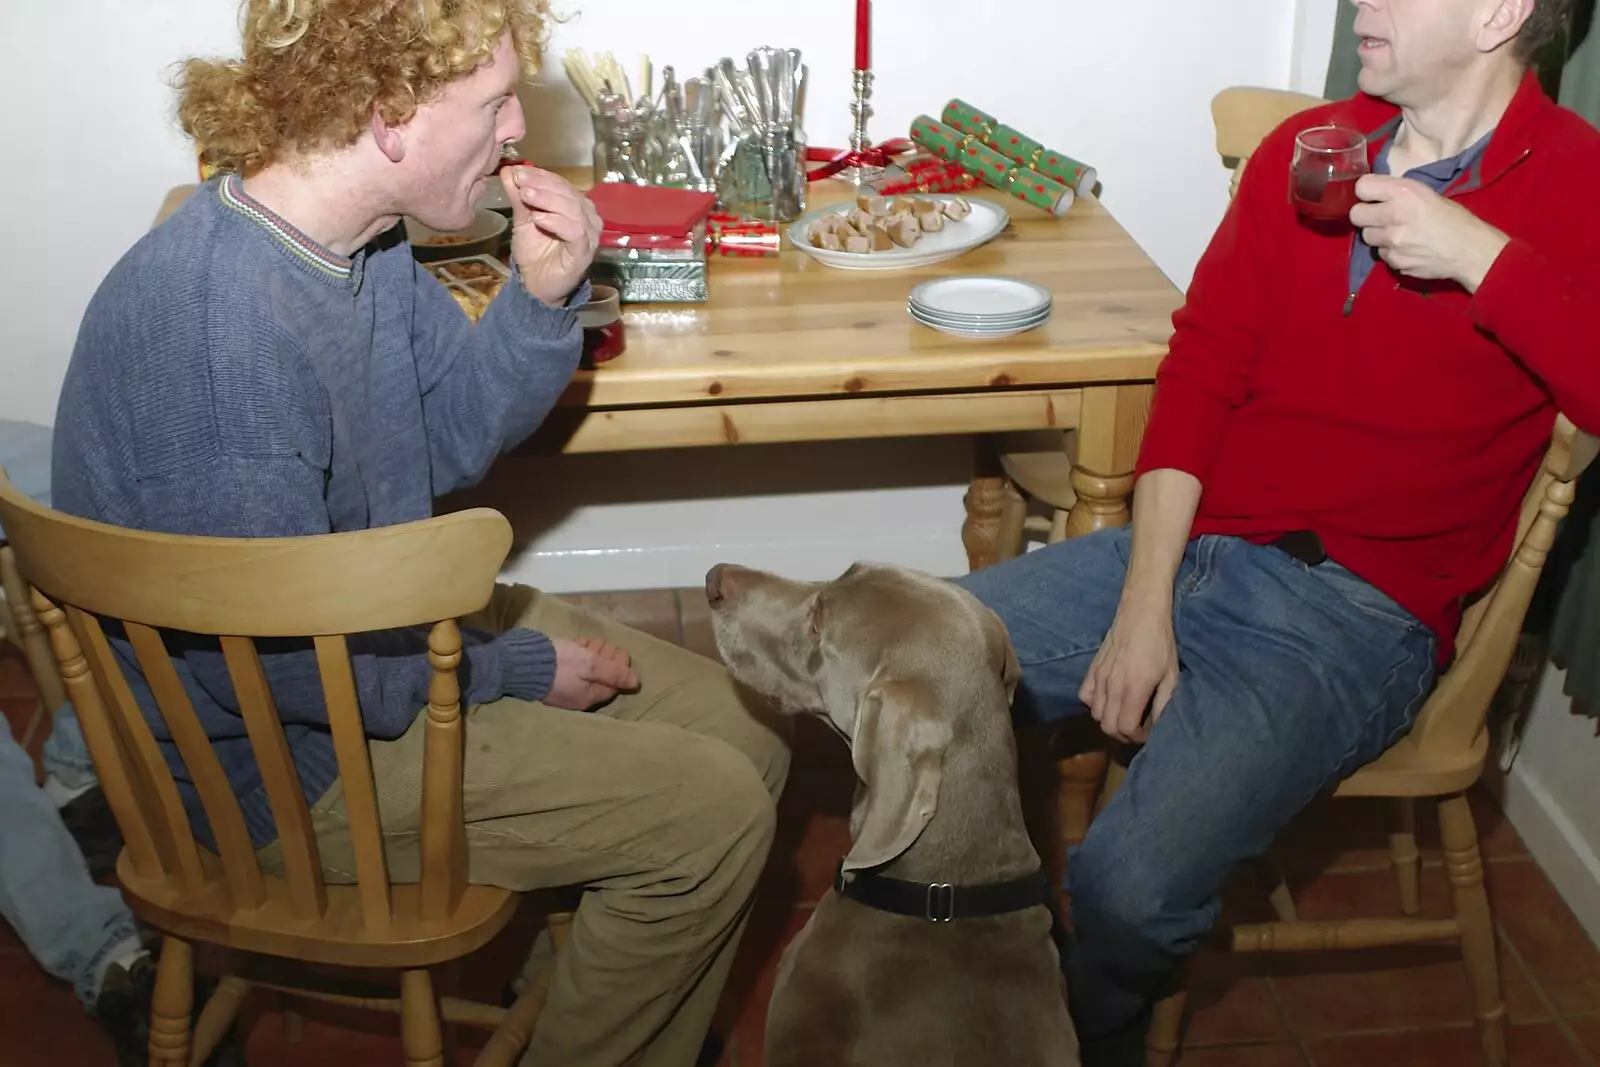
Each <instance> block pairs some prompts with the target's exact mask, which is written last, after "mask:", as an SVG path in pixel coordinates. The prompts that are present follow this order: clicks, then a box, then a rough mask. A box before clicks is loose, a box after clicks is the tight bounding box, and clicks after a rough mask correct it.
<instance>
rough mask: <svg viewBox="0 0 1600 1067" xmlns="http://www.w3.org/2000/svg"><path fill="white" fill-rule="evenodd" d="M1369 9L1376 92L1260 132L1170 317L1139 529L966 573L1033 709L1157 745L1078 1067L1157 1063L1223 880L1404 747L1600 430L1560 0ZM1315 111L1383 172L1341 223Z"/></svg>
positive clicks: (1128, 810) (1586, 240) (1078, 969)
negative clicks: (1312, 176) (1314, 185)
mask: <svg viewBox="0 0 1600 1067" xmlns="http://www.w3.org/2000/svg"><path fill="white" fill-rule="evenodd" d="M1355 2H1356V4H1357V7H1358V9H1359V10H1358V12H1357V17H1356V32H1357V34H1359V35H1360V36H1361V53H1360V54H1361V64H1362V70H1361V76H1360V87H1361V89H1362V92H1361V93H1360V94H1358V95H1357V96H1356V97H1355V98H1354V99H1351V100H1345V101H1341V102H1338V103H1334V104H1329V105H1327V106H1323V107H1319V108H1317V109H1315V110H1313V111H1310V112H1307V113H1305V114H1302V115H1299V116H1296V117H1295V118H1293V119H1291V120H1290V121H1289V122H1287V123H1285V124H1284V125H1283V126H1281V127H1280V128H1279V129H1277V130H1275V131H1274V132H1273V133H1272V134H1270V135H1269V136H1268V137H1267V138H1266V139H1265V140H1264V141H1263V142H1262V144H1261V146H1260V148H1259V149H1258V151H1257V152H1256V154H1255V155H1254V156H1253V157H1252V158H1251V160H1250V162H1249V164H1248V166H1247V167H1246V169H1245V172H1244V175H1243V178H1242V181H1241V184H1240V188H1239V191H1238V195H1237V197H1236V198H1235V200H1234V202H1233V204H1232V205H1231V206H1230V208H1229V210H1228V212H1227V216H1226V217H1225V218H1224V220H1223V222H1222V225H1221V227H1220V228H1219V229H1218V231H1217V233H1216V235H1215V237H1214V238H1213V239H1212V241H1211V244H1210V246H1209V247H1208V248H1207V250H1206V252H1205V255H1204V256H1203V257H1202V258H1201V260H1200V263H1199V264H1198V266H1197V268H1196V271H1195V276H1194V280H1193V283H1192V284H1191V286H1190V288H1189V292H1188V299H1187V303H1186V305H1185V306H1184V307H1183V308H1182V309H1181V310H1180V311H1179V312H1178V313H1177V314H1176V315H1175V316H1174V326H1175V332H1174V334H1173V337H1172V342H1171V351H1170V354H1169V355H1168V356H1167V358H1166V360H1165V361H1164V362H1163V364H1162V367H1161V372H1160V375H1159V378H1158V382H1157V386H1156V398H1155V404H1154V408H1153V410H1152V413H1151V418H1150V425H1149V429H1148V431H1147V433H1146V437H1145V443H1144V448H1143V451H1142V453H1141V456H1140V459H1139V463H1138V468H1137V474H1138V481H1137V483H1136V490H1135V494H1134V506H1133V523H1132V526H1131V528H1129V529H1119V530H1108V531H1104V532H1102V533H1099V534H1094V535H1091V536H1088V537H1082V538H1078V539H1075V540H1073V541H1068V542H1064V543H1062V544H1058V545H1053V546H1050V547H1048V548H1046V549H1044V550H1042V551H1038V552H1033V553H1029V554H1027V555H1026V556H1023V557H1021V558H1019V559H1016V560H1013V561H1010V562H1008V563H1005V564H1002V565H1000V566H997V567H993V568H990V569H988V570H986V571H981V572H978V573H976V574H973V575H971V576H969V577H966V578H963V579H962V580H961V583H962V584H963V585H965V586H966V587H967V588H969V589H971V590H972V591H973V592H974V593H976V594H977V595H978V596H979V597H980V598H981V599H982V600H983V601H984V602H986V603H987V604H989V605H990V606H991V607H993V608H994V609H995V610H996V611H997V612H998V613H999V614H1000V616H1001V617H1002V618H1003V619H1004V621H1005V622H1006V625H1007V627H1008V628H1009V629H1010V631H1011V635H1012V640H1013V643H1014V644H1015V646H1016V649H1017V653H1018V657H1019V659H1020V661H1021V663H1022V667H1023V678H1022V686H1021V687H1020V688H1019V690H1018V697H1017V707H1018V712H1019V715H1020V716H1021V717H1023V718H1024V719H1027V718H1030V717H1031V718H1033V719H1045V720H1048V719H1052V718H1059V717H1061V716H1065V715H1069V714H1074V713H1076V712H1078V711H1081V710H1083V709H1085V708H1086V709H1087V710H1088V711H1089V712H1090V714H1092V715H1093V716H1094V718H1095V720H1096V721H1097V722H1098V723H1099V724H1100V726H1101V727H1102V728H1103V729H1104V730H1105V732H1106V733H1107V734H1109V735H1111V736H1112V737H1114V738H1117V739H1119V740H1123V741H1133V742H1142V743H1143V747H1142V748H1141V749H1140V751H1139V753H1138V755H1137V756H1136V758H1135V759H1134V760H1133V762H1132V765H1131V767H1130V772H1129V775H1128V778H1127V781H1126V783H1125V785H1124V787H1123V789H1122V790H1121V791H1120V792H1119V793H1118V795H1117V796H1116V798H1115V799H1114V800H1113V801H1112V802H1111V804H1110V805H1109V806H1108V807H1107V808H1106V810H1105V811H1104V812H1103V813H1102V814H1101V815H1100V816H1099V817H1098V818H1096V820H1095V822H1094V825H1093V827H1092V828H1091V830H1090V831H1089V834H1088V837H1087V838H1086V839H1085V841H1084V842H1083V844H1082V845H1081V846H1080V847H1079V848H1078V849H1076V850H1074V852H1073V854H1072V855H1071V857H1070V860H1069V873H1068V885H1067V890H1068V893H1069V895H1070V898H1071V901H1072V918H1073V926H1074V934H1073V936H1072V938H1071V939H1070V940H1069V941H1068V943H1067V945H1066V951H1065V959H1064V966H1065V968H1066V971H1067V976H1068V981H1069V987H1070V997H1071V1004H1072V1011H1073V1017H1074V1020H1075V1022H1076V1025H1077V1029H1078V1032H1079V1037H1080V1039H1081V1040H1082V1044H1083V1049H1084V1063H1085V1064H1088V1065H1090V1067H1099V1065H1102V1064H1141V1063H1142V1062H1143V1052H1142V1045H1143V1036H1144V1031H1145V1029H1146V1028H1147V1021H1148V1016H1149V1007H1150V1005H1151V1003H1152V1001H1153V998H1155V997H1156V996H1158V995H1159V994H1160V992H1161V991H1162V983H1163V981H1164V979H1165V978H1166V977H1167V976H1168V975H1169V974H1170V972H1171V970H1172V967H1173V964H1174V963H1175V962H1176V961H1177V959H1178V958H1179V957H1181V956H1183V955H1184V954H1186V953H1188V952H1191V951H1192V950H1193V949H1194V948H1195V947H1196V946H1197V945H1198V944H1199V942H1200V941H1201V940H1202V939H1203V938H1204V936H1205V935H1206V933H1207V932H1208V931H1209V929H1210V928H1211V926H1212V924H1213V922H1214V921H1215V919H1216V915H1217V907H1218V893H1219V890H1220V889H1221V887H1222V884H1223V882H1224V880H1225V879H1226V877H1227V875H1228V874H1229V872H1230V870H1231V869H1232V868H1233V867H1234V866H1235V865H1236V864H1238V863H1239V862H1240V861H1242V860H1246V859H1249V858H1251V857H1254V856H1258V855H1260V854H1261V853H1262V852H1263V851H1265V849H1266V848H1267V846H1268V845H1269V844H1270V843H1271V842H1272V840H1273V838H1274V837H1275V836H1276V835H1277V833H1278V831H1279V830H1281V829H1282V828H1283V826H1284V825H1285V824H1286V823H1287V822H1288V821H1289V820H1290V819H1291V818H1292V817H1293V816H1294V815H1295V814H1296V813H1297V812H1299V811H1300V810H1301V809H1302V808H1303V807H1305V805H1306V804H1308V803H1309V802H1310V801H1311V800H1312V799H1313V798H1314V797H1315V796H1316V795H1317V794H1318V793H1320V792H1322V791H1323V790H1325V789H1327V788H1329V787H1330V786H1332V785H1334V784H1335V783H1337V782H1338V781H1339V780H1340V779H1341V778H1343V777H1345V776H1347V775H1348V774H1350V773H1351V772H1352V771H1354V770H1355V769H1356V768H1358V767H1359V766H1361V765H1362V764H1364V763H1367V762H1369V761H1371V760H1372V759H1374V758H1375V757H1377V756H1378V755H1379V754H1380V753H1382V752H1383V751H1384V749H1385V748H1387V747H1388V746H1389V745H1390V744H1392V743H1393V742H1394V741H1395V740H1397V739H1398V738H1399V737H1400V736H1402V735H1403V734H1404V733H1405V732H1406V731H1407V730H1408V729H1409V728H1410V726H1411V723H1412V721H1413V719H1414V717H1415V715H1416V713H1417V711H1418V710H1419V709H1420V707H1421V705H1422V703H1423V701H1424V700H1425V699H1426V697H1427V695H1428V693H1429V691H1430V689H1431V688H1432V685H1433V682H1434V678H1435V674H1436V671H1437V670H1438V669H1439V668H1441V667H1442V666H1444V665H1445V664H1446V663H1448V661H1449V658H1450V656H1451V654H1452V639H1453V634H1454V631H1455V627H1456V624H1457V621H1458V619H1459V616H1460V605H1461V601H1462V598H1463V597H1465V596H1467V595H1468V594H1470V593H1472V592H1473V591H1475V590H1477V589H1479V588H1481V587H1483V586H1484V585H1485V584H1486V583H1487V582H1489V581H1490V580H1492V579H1493V577H1494V576H1495V574H1496V573H1497V572H1498V571H1499V569H1500V568H1501V567H1502V565H1503V564H1504V563H1505V561H1506V559H1507V556H1508V553H1509V551H1510V548H1511V543H1512V537H1513V534H1514V531H1515V528H1516V523H1517V515H1518V509H1519V505H1520V502H1521V498H1522V496H1523V493H1524V491H1525V490H1526V488H1527V486H1528V484H1529V482H1530V480H1531V479H1532V478H1533V476H1534V474H1535V473H1536V471H1537V469H1538V465H1539V462H1540V459H1541V457H1542V455H1543V453H1544V450H1545V448H1546V446H1547V445H1548V443H1549V438H1550V432H1551V429H1552V427H1553V424H1554V419H1555V415H1556V412H1557V411H1558V410H1560V411H1563V412H1565V413H1566V414H1567V416H1568V417H1570V418H1571V419H1572V420H1573V421H1574V422H1576V423H1577V424H1578V425H1579V426H1580V427H1583V428H1585V429H1590V430H1595V429H1600V199H1597V197H1596V193H1595V190H1596V189H1600V179H1597V175H1600V133H1597V132H1596V131H1595V130H1594V129H1593V128H1592V127H1590V126H1589V125H1588V124H1587V123H1585V122H1584V121H1583V120H1582V119H1581V118H1579V117H1577V116H1576V115H1574V114H1572V113H1571V112H1569V111H1566V110H1564V109H1561V108H1559V107H1557V106H1556V105H1555V104H1554V103H1552V102H1551V101H1550V100H1549V99H1548V98H1547V97H1546V96H1545V95H1544V94H1543V92H1542V91H1541V88H1540V86H1539V83H1538V81H1537V79H1536V77H1535V76H1534V74H1533V72H1532V71H1531V69H1530V62H1531V59H1532V57H1534V56H1535V55H1537V54H1538V53H1539V51H1540V50H1541V49H1542V48H1544V47H1545V46H1546V45H1547V44H1548V43H1550V42H1551V41H1552V40H1553V39H1554V38H1555V36H1556V34H1557V32H1558V30H1559V27H1560V25H1561V23H1562V21H1563V20H1564V19H1565V18H1567V17H1568V16H1569V15H1570V8H1571V0H1355ZM1325 123H1334V124H1338V125H1342V126H1347V127H1351V128H1354V129H1355V130H1358V131H1360V132H1362V133H1364V134H1366V135H1367V140H1368V142H1369V159H1370V161H1371V163H1372V170H1373V173H1372V174H1370V175H1368V176H1365V177H1363V178H1361V179H1360V181H1359V183H1358V184H1357V186H1356V192H1357V196H1358V197H1359V203H1357V205H1356V206H1355V207H1354V208H1353V209H1352V210H1351V211H1350V216H1349V225H1347V226H1343V227H1337V228H1336V229H1335V230H1333V231H1330V230H1329V229H1328V228H1326V227H1323V228H1313V227H1312V226H1311V225H1309V224H1306V223H1305V222H1303V221H1302V220H1301V219H1300V217H1299V216H1298V214H1297V212H1296V209H1295V208H1294V206H1293V205H1292V204H1291V203H1290V201H1289V196H1288V183H1289V169H1290V161H1291V157H1292V154H1293V151H1294V142H1295V136H1296V133H1297V132H1298V131H1300V130H1303V129H1305V128H1307V127H1310V126H1316V125H1321V124H1325ZM1492 949H1493V947H1492V946H1488V950H1489V951H1492ZM1496 999H1497V998H1496ZM1488 1007H1493V1005H1479V1009H1480V1014H1481V1012H1482V1011H1483V1010H1484V1009H1485V1008H1488Z"/></svg>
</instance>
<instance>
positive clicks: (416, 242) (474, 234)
mask: <svg viewBox="0 0 1600 1067" xmlns="http://www.w3.org/2000/svg"><path fill="white" fill-rule="evenodd" d="M510 225H511V223H510V221H509V220H508V219H507V218H506V217H505V216H504V215H502V214H500V213H499V212H498V211H491V210H490V209H488V208H486V207H480V208H478V209H477V211H476V212H475V213H474V215H473V219H472V225H470V226H468V227H467V228H466V229H464V230H453V231H445V230H436V229H434V228H433V227H432V226H429V225H427V224H426V223H423V222H419V221H418V220H416V219H414V218H412V217H411V216H409V215H408V216H406V219H405V227H406V240H408V241H410V242H411V254H412V255H413V256H415V257H416V258H417V261H418V262H419V263H432V262H433V261H435V260H440V259H454V258H457V257H460V256H492V255H494V254H495V253H497V252H498V251H500V242H501V241H502V240H503V239H504V238H505V235H506V230H507V229H508V228H509V227H510Z"/></svg>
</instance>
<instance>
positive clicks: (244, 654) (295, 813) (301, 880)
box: [222, 637, 328, 919]
mask: <svg viewBox="0 0 1600 1067" xmlns="http://www.w3.org/2000/svg"><path fill="white" fill-rule="evenodd" d="M222 656H223V659H224V660H225V661H226V663H227V665H228V677H229V678H230V679H231V680H232V681H233V691H234V694H235V695H236V696H237V697H238V699H239V710H240V711H241V712H243V713H244V727H245V732H246V733H247V734H249V736H250V749H251V751H252V752H254V753H255V757H256V765H257V766H258V767H260V768H261V781H262V784H263V785H264V786H265V787H266V790H267V802H268V803H269V804H270V805H271V806H272V818H273V820H274V821H275V822H276V823H277V826H278V848H279V850H280V851H281V852H282V854H283V869H284V874H285V876H286V877H287V878H288V881H289V910H290V912H291V913H292V914H293V915H294V916H295V917H296V918H298V919H320V918H322V915H323V912H324V911H325V910H326V909H327V906H328V894H327V890H326V889H325V888H324V886H323V882H322V861H321V858H320V857H319V854H318V851H317V842H316V838H315V837H314V836H313V834H312V830H311V812H310V810H309V809H308V808H307V807H306V797H305V793H304V791H303V790H302V789H301V786H300V772H299V771H298V770H296V769H295V765H294V757H293V756H292V755H291V754H290V752H289V740H288V738H286V737H285V736H284V734H283V720H282V719H280V718H278V706H277V703H276V702H275V701H274V700H273V699H272V690H271V689H270V688H269V687H268V684H267V674H266V671H265V670H264V669H263V668H262V666H261V657H260V656H259V655H258V654H257V653H256V646H255V642H253V641H251V640H250V638H248V637H224V638H222Z"/></svg>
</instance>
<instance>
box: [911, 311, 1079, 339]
mask: <svg viewBox="0 0 1600 1067" xmlns="http://www.w3.org/2000/svg"><path fill="white" fill-rule="evenodd" d="M911 317H912V319H914V320H915V321H917V322H920V323H922V325H924V326H931V327H933V328H934V329H935V330H961V331H963V332H965V333H972V334H976V335H980V336H984V337H987V336H990V335H997V334H1004V333H1011V332H1015V331H1017V330H1027V329H1032V328H1033V327H1035V326H1042V325H1044V324H1045V323H1046V322H1049V321H1050V316H1049V315H1035V316H1033V317H1031V318H1026V319H1013V320H1011V321H1008V322H1005V323H1002V324H999V325H991V326H974V325H973V324H972V323H970V322H948V321H944V320H940V319H930V318H927V317H925V316H923V315H917V314H914V313H913V314H912V316H911Z"/></svg>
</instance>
